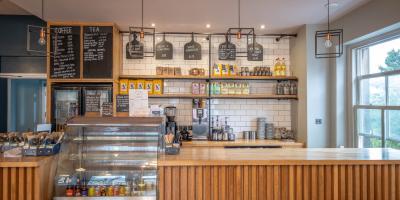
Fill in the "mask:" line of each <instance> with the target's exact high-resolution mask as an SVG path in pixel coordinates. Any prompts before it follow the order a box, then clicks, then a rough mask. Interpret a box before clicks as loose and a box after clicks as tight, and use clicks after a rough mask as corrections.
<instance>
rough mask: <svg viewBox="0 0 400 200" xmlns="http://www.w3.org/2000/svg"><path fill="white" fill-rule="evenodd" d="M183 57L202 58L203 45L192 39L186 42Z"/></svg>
mask: <svg viewBox="0 0 400 200" xmlns="http://www.w3.org/2000/svg"><path fill="white" fill-rule="evenodd" d="M183 51H184V52H183V55H184V56H183V57H184V59H185V60H201V45H200V44H199V43H197V42H195V41H194V40H193V38H192V41H190V42H188V43H186V44H185V46H184V48H183Z"/></svg>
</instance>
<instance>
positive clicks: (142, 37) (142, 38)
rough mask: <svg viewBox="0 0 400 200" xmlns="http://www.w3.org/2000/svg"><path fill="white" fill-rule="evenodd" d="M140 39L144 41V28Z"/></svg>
mask: <svg viewBox="0 0 400 200" xmlns="http://www.w3.org/2000/svg"><path fill="white" fill-rule="evenodd" d="M139 35H140V41H142V42H143V40H144V31H143V29H142V31H140V34H139Z"/></svg>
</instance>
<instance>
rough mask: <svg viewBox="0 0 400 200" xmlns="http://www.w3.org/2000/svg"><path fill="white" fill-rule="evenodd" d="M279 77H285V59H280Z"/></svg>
mask: <svg viewBox="0 0 400 200" xmlns="http://www.w3.org/2000/svg"><path fill="white" fill-rule="evenodd" d="M280 75H281V76H286V63H285V58H282V62H281V73H280Z"/></svg>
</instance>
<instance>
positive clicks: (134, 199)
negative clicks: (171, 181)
mask: <svg viewBox="0 0 400 200" xmlns="http://www.w3.org/2000/svg"><path fill="white" fill-rule="evenodd" d="M91 199H93V200H108V199H114V200H155V199H157V197H155V196H142V197H110V196H108V197H107V196H106V197H54V198H53V200H91Z"/></svg>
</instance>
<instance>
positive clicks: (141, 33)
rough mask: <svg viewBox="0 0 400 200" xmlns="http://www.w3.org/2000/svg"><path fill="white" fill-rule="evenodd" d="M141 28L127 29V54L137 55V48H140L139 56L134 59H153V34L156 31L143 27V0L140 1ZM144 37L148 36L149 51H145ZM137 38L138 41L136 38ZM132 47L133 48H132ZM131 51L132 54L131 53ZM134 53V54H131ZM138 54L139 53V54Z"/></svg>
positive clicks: (132, 27)
mask: <svg viewBox="0 0 400 200" xmlns="http://www.w3.org/2000/svg"><path fill="white" fill-rule="evenodd" d="M141 3H142V5H141V26H131V27H129V42H128V44H127V54H131V55H134V54H136V55H137V54H138V51H137V50H138V49H137V47H138V46H141V48H142V49H141V51H142V52H141V56H137V57H136V58H135V59H141V58H143V57H154V55H155V53H154V51H155V45H156V44H155V32H156V29H155V28H153V27H145V26H144V0H142V1H141ZM145 36H149V37H150V38H151V40H152V41H151V43H152V48H151V50H150V51H145V49H146V48H145V46H146V45H145ZM138 37H139V41H140V44H138V42H139V41H137V38H138ZM132 45H134V46H132ZM131 51H132V52H131ZM133 51H135V52H133ZM139 54H140V53H139Z"/></svg>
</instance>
